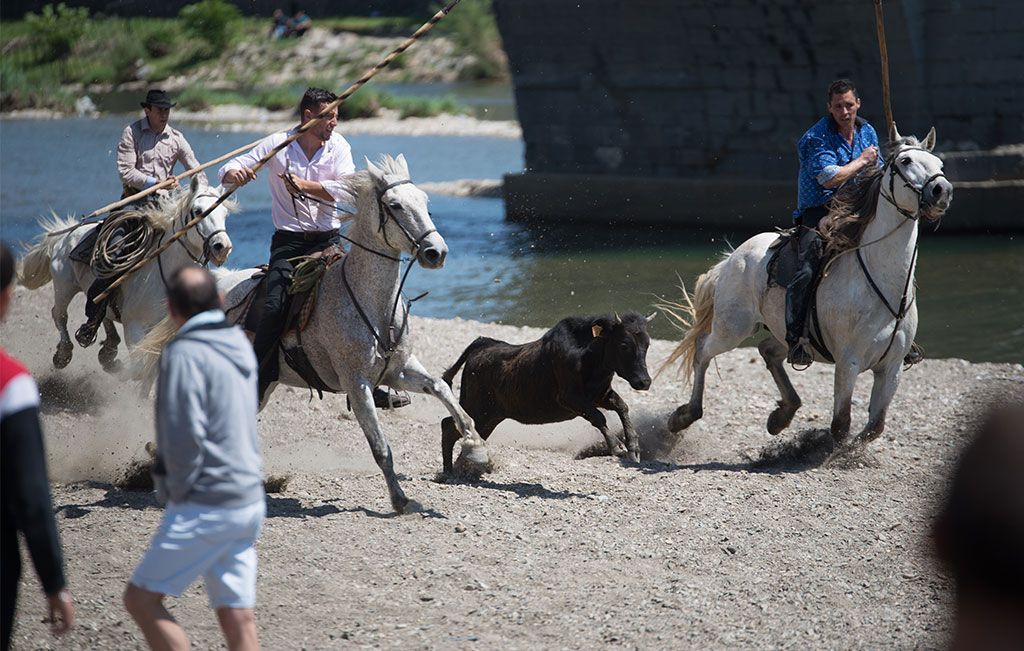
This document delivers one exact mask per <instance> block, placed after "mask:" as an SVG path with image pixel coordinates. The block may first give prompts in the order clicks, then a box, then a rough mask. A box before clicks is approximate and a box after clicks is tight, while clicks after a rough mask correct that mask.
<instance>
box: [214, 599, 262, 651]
mask: <svg viewBox="0 0 1024 651" xmlns="http://www.w3.org/2000/svg"><path fill="white" fill-rule="evenodd" d="M217 620H218V621H219V622H220V630H222V631H224V640H225V641H227V643H228V649H229V651H258V650H259V648H260V643H259V638H258V636H257V634H256V613H255V611H253V609H252V608H218V609H217Z"/></svg>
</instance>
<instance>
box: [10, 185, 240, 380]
mask: <svg viewBox="0 0 1024 651" xmlns="http://www.w3.org/2000/svg"><path fill="white" fill-rule="evenodd" d="M220 194H221V193H220V188H204V189H203V190H201V191H200V184H199V182H198V179H197V178H193V180H192V185H191V187H190V188H189V190H188V191H180V192H176V193H174V194H172V195H170V196H168V197H165V198H161V199H158V200H157V201H156V202H155V203H153V204H149V205H146V206H144V207H142V208H140V209H138V212H139V213H140V214H141V215H142V216H143V217H146V218H147V219H148V220H149V222H150V224H152V225H153V226H154V227H155V228H156V229H159V230H160V231H162V233H161V235H160V241H161V242H162V241H163V240H164V238H166V237H168V236H170V235H171V233H173V232H174V231H177V230H178V229H180V228H181V227H182V226H183V225H184V224H185V222H187V221H189V220H190V219H193V218H195V217H196V216H198V215H199V214H200V213H202V212H203V211H204V210H206V209H207V208H209V207H210V206H211V205H212V204H213V203H214V202H215V201H216V200H217V199H218V198H219V197H220ZM234 207H235V204H234V202H233V201H226V202H224V203H223V204H221V205H220V206H218V207H217V208H216V209H215V210H214V211H213V212H211V213H210V214H209V215H207V216H206V217H205V218H204V219H203V220H202V221H201V222H199V224H198V225H197V226H196V228H194V229H192V230H190V231H189V232H188V234H187V235H186V236H185V237H182V238H181V239H179V240H178V244H177V245H174V246H171V247H169V248H168V249H167V250H166V251H164V252H163V253H161V254H160V256H158V258H157V260H156V261H154V262H150V263H149V264H147V265H146V266H144V267H143V268H142V269H140V270H139V271H137V272H135V273H134V274H132V275H131V276H130V277H129V278H128V279H127V280H126V281H125V282H124V283H122V284H121V286H120V287H119V288H118V291H117V292H116V293H115V294H114V300H112V301H111V302H110V306H109V307H108V308H107V314H106V315H105V317H104V319H103V328H104V332H105V333H106V338H105V339H104V340H103V344H102V345H101V346H100V350H99V360H100V363H101V364H102V365H103V368H104V369H106V370H107V371H110V372H115V371H117V370H118V369H119V368H120V363H119V362H118V361H117V346H118V344H119V343H120V342H121V339H120V337H118V334H117V328H116V327H115V326H114V321H115V320H118V321H120V322H121V323H122V327H123V328H124V337H125V342H126V344H127V346H128V349H129V350H131V349H132V348H133V347H134V346H135V344H137V343H138V342H139V341H140V340H141V339H142V338H143V336H145V334H146V333H147V332H148V331H149V330H150V328H152V327H153V326H154V325H156V324H157V323H159V322H160V320H161V319H163V318H164V317H165V316H166V315H167V310H166V307H165V303H164V298H165V295H166V290H165V287H164V283H165V278H166V277H167V276H169V275H170V274H171V272H173V271H174V270H175V269H177V268H178V267H180V266H182V265H183V264H185V263H187V262H189V261H197V260H198V261H204V262H205V261H207V260H208V261H210V262H213V263H214V264H217V265H221V264H223V263H224V262H225V261H226V260H227V258H228V255H230V253H231V239H230V238H229V237H228V234H227V231H226V230H225V222H226V218H227V215H228V212H229V211H230V210H232V209H234ZM76 223H77V222H76V221H75V219H74V218H63V219H62V218H60V217H56V216H54V217H53V218H52V219H44V220H40V225H41V226H42V227H43V230H44V231H45V232H44V234H43V235H42V236H41V237H40V240H39V243H38V244H36V245H35V246H34V247H32V248H31V249H29V250H28V251H27V252H26V254H25V257H24V258H23V259H22V260H21V263H20V265H19V269H18V275H19V280H20V282H21V284H22V285H24V286H25V287H27V288H29V289H38V288H40V287H42V286H43V285H45V284H47V283H48V282H50V281H51V280H52V281H53V296H54V301H53V309H52V310H51V315H52V316H53V322H54V324H55V325H56V326H57V331H58V332H59V333H60V342H59V343H58V344H57V352H55V353H54V355H53V365H54V366H55V367H57V368H64V367H65V366H67V365H68V364H69V363H70V362H71V356H72V354H73V352H74V344H72V342H71V337H70V336H69V334H68V304H70V303H71V299H73V298H74V297H75V295H76V294H78V293H79V292H86V291H88V289H89V287H90V286H91V285H92V282H93V281H94V280H95V279H96V276H95V275H94V273H93V270H92V268H91V267H90V266H89V265H88V264H83V263H81V262H77V261H74V260H71V258H70V255H71V252H72V251H73V250H74V248H75V247H76V246H77V245H78V243H79V242H81V241H82V240H83V239H84V238H85V237H86V236H87V235H89V233H91V232H92V231H93V230H94V229H95V228H97V226H96V225H95V224H90V225H87V226H82V227H80V228H74V229H73V230H68V229H72V227H74V226H75V224H76Z"/></svg>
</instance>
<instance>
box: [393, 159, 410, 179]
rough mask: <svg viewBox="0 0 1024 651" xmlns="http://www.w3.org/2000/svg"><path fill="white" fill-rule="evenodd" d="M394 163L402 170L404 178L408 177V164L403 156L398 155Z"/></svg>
mask: <svg viewBox="0 0 1024 651" xmlns="http://www.w3.org/2000/svg"><path fill="white" fill-rule="evenodd" d="M395 162H396V163H398V165H399V166H400V167H401V168H402V169H403V170H405V176H406V177H408V176H409V163H408V162H406V160H405V154H399V155H398V158H396V159H395Z"/></svg>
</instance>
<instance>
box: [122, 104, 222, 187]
mask: <svg viewBox="0 0 1024 651" xmlns="http://www.w3.org/2000/svg"><path fill="white" fill-rule="evenodd" d="M174 105H175V104H174V103H173V102H171V98H170V97H168V95H167V93H165V92H164V91H162V90H151V91H149V92H148V93H146V100H145V101H144V102H142V108H143V110H144V111H145V112H146V116H145V117H143V118H142V119H141V120H136V121H135V122H132V123H131V124H129V125H128V126H127V127H125V128H124V131H123V132H122V133H121V141H120V142H119V143H117V175H118V176H119V177H121V185H122V186H123V189H124V192H123V194H122V195H121V198H124V197H127V196H130V195H133V194H135V193H137V192H139V191H141V190H145V189H146V188H148V187H150V186H153V185H156V184H157V183H159V182H160V181H163V180H166V179H168V178H173V179H174V181H175V182H174V183H173V184H172V185H171V188H172V189H173V188H175V187H177V185H178V184H177V177H175V176H174V175H173V174H172V172H173V170H174V165H175V163H179V162H180V163H181V164H182V165H184V166H185V169H186V170H187V169H192V168H193V167H198V166H199V160H198V159H197V158H196V155H195V153H193V152H192V146H191V145H189V144H188V141H187V140H185V136H183V135H181V132H180V131H178V130H177V129H175V128H173V127H171V126H170V125H169V124H168V121H169V120H170V117H171V108H172V107H173V106H174ZM199 182H200V183H201V184H202V185H204V186H205V185H206V175H205V174H202V173H201V174H199Z"/></svg>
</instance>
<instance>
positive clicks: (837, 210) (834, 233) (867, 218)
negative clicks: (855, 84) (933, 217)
mask: <svg viewBox="0 0 1024 651" xmlns="http://www.w3.org/2000/svg"><path fill="white" fill-rule="evenodd" d="M920 145H921V143H919V142H918V140H917V138H915V137H914V136H904V137H902V138H899V139H898V140H896V141H893V142H890V143H889V144H887V145H886V147H885V157H886V159H888V158H890V157H891V156H894V155H895V154H896V152H897V151H898V150H899V149H901V148H902V147H908V146H909V147H920ZM882 170H883V168H881V167H878V166H875V167H874V168H872V169H871V170H870V171H868V172H865V173H864V174H863V175H861V176H860V177H859V178H857V182H855V183H847V184H846V186H844V187H843V188H842V189H840V190H839V191H838V192H836V194H835V195H834V196H833V197H832V200H831V201H830V202H829V210H828V215H826V216H825V221H824V223H823V224H822V227H821V234H822V237H824V239H825V242H826V250H827V253H828V254H830V255H835V254H837V253H842V252H843V251H849V250H850V249H852V248H854V247H856V246H857V245H858V244H860V240H861V236H863V235H864V230H865V229H866V228H867V227H868V224H870V223H871V220H873V219H874V218H875V214H876V213H877V212H878V197H879V196H880V195H881V189H882Z"/></svg>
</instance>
